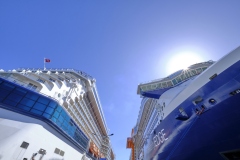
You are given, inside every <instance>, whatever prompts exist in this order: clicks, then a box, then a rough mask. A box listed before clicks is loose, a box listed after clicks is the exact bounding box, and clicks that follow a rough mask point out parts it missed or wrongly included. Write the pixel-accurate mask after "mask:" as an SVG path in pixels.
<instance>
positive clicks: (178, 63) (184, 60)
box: [167, 52, 203, 74]
mask: <svg viewBox="0 0 240 160" xmlns="http://www.w3.org/2000/svg"><path fill="white" fill-rule="evenodd" d="M200 62H203V58H202V57H200V56H199V55H198V54H196V53H193V52H182V53H178V54H175V55H174V56H173V57H172V58H171V59H170V60H169V61H168V63H167V73H168V74H172V73H174V72H175V71H178V70H181V69H186V68H187V67H189V66H190V65H192V64H195V63H200Z"/></svg>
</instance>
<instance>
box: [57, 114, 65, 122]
mask: <svg viewBox="0 0 240 160" xmlns="http://www.w3.org/2000/svg"><path fill="white" fill-rule="evenodd" d="M58 120H59V121H60V122H61V123H62V122H63V121H64V118H63V117H62V116H61V115H60V116H59V117H58Z"/></svg>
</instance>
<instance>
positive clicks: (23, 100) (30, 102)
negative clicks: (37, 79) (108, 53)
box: [20, 98, 35, 107]
mask: <svg viewBox="0 0 240 160" xmlns="http://www.w3.org/2000/svg"><path fill="white" fill-rule="evenodd" d="M20 103H21V104H24V105H26V106H28V107H32V106H33V104H34V103H35V101H33V100H31V99H28V98H23V99H22V100H21V102H20Z"/></svg>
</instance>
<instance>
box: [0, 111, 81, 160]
mask: <svg viewBox="0 0 240 160" xmlns="http://www.w3.org/2000/svg"><path fill="white" fill-rule="evenodd" d="M16 116H18V115H16ZM0 133H1V134H0V139H1V140H0V157H1V160H10V159H11V160H23V158H27V159H28V160H30V159H31V158H34V159H40V158H41V157H42V159H49V160H51V159H52V160H53V159H81V158H82V156H83V154H82V153H81V152H79V151H77V150H75V149H74V148H73V147H71V146H70V145H69V144H67V143H65V142H64V141H63V140H62V139H59V138H58V137H56V135H54V134H52V133H51V132H49V131H48V130H46V129H45V128H44V127H43V126H41V125H39V124H34V123H24V122H19V121H13V120H8V119H1V120H0ZM24 145H25V146H24ZM40 149H43V150H45V151H46V154H45V155H42V154H40V153H39V151H40ZM36 153H37V154H36ZM34 154H36V156H34Z"/></svg>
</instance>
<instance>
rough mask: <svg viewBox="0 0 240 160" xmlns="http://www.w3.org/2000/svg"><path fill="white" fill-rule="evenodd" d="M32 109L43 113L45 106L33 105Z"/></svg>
mask: <svg viewBox="0 0 240 160" xmlns="http://www.w3.org/2000/svg"><path fill="white" fill-rule="evenodd" d="M33 108H34V109H37V110H39V111H44V110H45V109H46V106H45V105H43V104H41V103H38V102H37V103H35V105H34V106H33Z"/></svg>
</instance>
